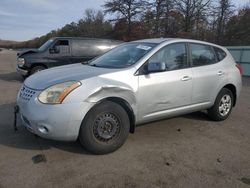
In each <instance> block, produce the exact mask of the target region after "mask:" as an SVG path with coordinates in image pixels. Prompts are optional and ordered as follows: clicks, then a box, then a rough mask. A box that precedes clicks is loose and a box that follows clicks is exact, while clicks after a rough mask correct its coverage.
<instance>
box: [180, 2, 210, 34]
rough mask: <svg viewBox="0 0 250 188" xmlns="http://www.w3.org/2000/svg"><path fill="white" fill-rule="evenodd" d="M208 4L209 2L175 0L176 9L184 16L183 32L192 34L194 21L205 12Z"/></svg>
mask: <svg viewBox="0 0 250 188" xmlns="http://www.w3.org/2000/svg"><path fill="white" fill-rule="evenodd" d="M210 2H211V0H175V5H176V9H177V10H178V11H179V12H180V13H181V14H183V16H184V24H183V30H184V32H187V33H190V32H192V28H193V26H194V24H195V22H196V20H197V19H200V17H201V15H202V14H203V13H204V12H206V10H207V9H208V7H209V4H210Z"/></svg>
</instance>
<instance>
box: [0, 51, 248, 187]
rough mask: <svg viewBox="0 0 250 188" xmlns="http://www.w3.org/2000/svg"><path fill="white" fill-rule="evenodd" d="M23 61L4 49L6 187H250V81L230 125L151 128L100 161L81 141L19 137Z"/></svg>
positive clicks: (1, 150)
mask: <svg viewBox="0 0 250 188" xmlns="http://www.w3.org/2000/svg"><path fill="white" fill-rule="evenodd" d="M15 63H16V52H15V51H7V50H3V51H1V52H0V88H1V92H0V188H5V187H6V188H9V187H12V188H15V187H22V188H25V187H60V188H61V187H100V188H102V187H142V188H145V187H150V188H151V187H192V188H193V187H220V188H221V187H246V188H248V187H250V139H249V138H250V123H249V122H250V78H244V79H243V81H244V87H243V90H242V93H241V96H240V98H239V101H238V103H237V106H236V107H235V108H234V109H233V112H232V114H231V116H230V117H229V119H228V120H226V121H224V122H213V121H210V120H209V119H208V118H207V116H206V115H205V114H204V113H202V112H198V113H192V114H189V115H185V116H181V117H177V118H172V119H167V120H163V121H158V122H154V123H150V124H146V125H143V126H140V127H137V128H136V132H135V134H131V135H130V136H129V138H128V140H127V142H126V143H125V145H124V146H123V147H122V148H121V149H119V150H118V151H116V152H114V153H111V154H108V155H101V156H95V155H91V154H89V153H87V152H86V151H84V150H83V149H82V147H81V146H80V144H79V143H78V142H72V143H65V142H56V141H50V140H45V139H42V138H39V137H36V136H34V135H32V134H31V133H29V132H28V131H26V130H25V129H24V128H23V127H19V131H18V132H16V133H14V131H13V106H14V103H15V97H16V94H17V91H18V89H19V88H20V86H21V84H22V79H21V77H20V76H19V75H17V73H16V72H15ZM37 155H43V156H44V158H40V159H41V161H40V162H39V158H34V157H36V156H37ZM35 159H38V160H35Z"/></svg>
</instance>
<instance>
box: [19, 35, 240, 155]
mask: <svg viewBox="0 0 250 188" xmlns="http://www.w3.org/2000/svg"><path fill="white" fill-rule="evenodd" d="M240 90H241V69H240V67H239V65H237V64H236V63H235V61H234V60H233V58H232V56H231V55H230V53H229V52H228V51H227V49H226V48H224V47H221V46H218V45H215V44H211V43H207V42H202V41H196V40H188V39H162V38H161V39H146V40H139V41H134V42H129V43H125V44H122V45H120V46H118V47H116V48H114V49H112V50H110V51H109V52H107V53H105V54H104V55H102V56H100V57H98V58H97V59H94V60H93V61H91V62H90V63H89V64H87V65H86V64H85V65H84V64H75V65H71V66H62V67H58V68H54V69H50V70H46V71H41V72H39V73H37V74H35V75H33V76H31V77H29V78H28V79H26V81H25V82H24V84H23V86H22V88H21V89H20V91H19V93H18V97H17V104H18V106H19V109H20V115H21V120H22V124H23V125H24V126H25V127H27V129H28V130H30V131H31V132H33V133H35V134H37V135H39V136H41V137H44V138H48V139H54V140H64V141H73V140H77V139H78V138H79V139H80V141H81V143H82V145H83V147H84V148H85V149H86V150H88V151H90V152H93V153H95V154H105V153H109V152H113V151H115V150H116V149H118V148H119V147H121V146H122V144H123V143H124V142H125V140H126V139H127V137H128V134H129V132H131V133H133V132H134V130H135V126H136V125H138V124H142V123H146V122H150V121H155V120H159V119H163V118H167V117H173V116H177V115H182V114H186V113H190V112H194V111H201V110H207V111H208V115H209V116H210V117H211V119H212V120H215V121H221V120H225V119H227V117H228V116H229V114H230V113H231V110H232V108H233V106H235V104H236V101H237V98H238V96H239V94H240Z"/></svg>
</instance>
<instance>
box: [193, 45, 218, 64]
mask: <svg viewBox="0 0 250 188" xmlns="http://www.w3.org/2000/svg"><path fill="white" fill-rule="evenodd" d="M190 48H191V60H192V64H193V66H203V65H210V64H213V63H216V60H217V59H216V56H215V54H214V51H213V49H212V47H211V46H209V45H204V44H195V43H191V44H190Z"/></svg>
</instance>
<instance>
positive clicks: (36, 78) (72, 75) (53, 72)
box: [24, 63, 119, 90]
mask: <svg viewBox="0 0 250 188" xmlns="http://www.w3.org/2000/svg"><path fill="white" fill-rule="evenodd" d="M118 70H119V69H107V68H101V67H93V66H89V65H83V64H81V63H78V64H73V65H66V66H60V67H56V68H52V69H48V70H43V71H41V72H38V73H36V74H34V75H32V76H30V77H29V78H27V79H26V80H25V82H24V84H25V85H26V86H27V87H29V88H32V89H36V90H44V89H45V88H47V87H49V86H52V85H55V84H58V83H62V82H66V81H72V80H77V81H81V80H84V79H88V78H91V77H94V76H99V75H102V74H106V73H110V72H116V71H118Z"/></svg>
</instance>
